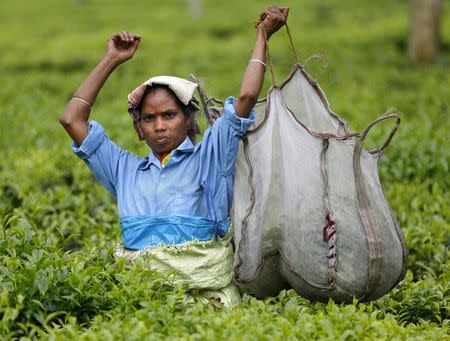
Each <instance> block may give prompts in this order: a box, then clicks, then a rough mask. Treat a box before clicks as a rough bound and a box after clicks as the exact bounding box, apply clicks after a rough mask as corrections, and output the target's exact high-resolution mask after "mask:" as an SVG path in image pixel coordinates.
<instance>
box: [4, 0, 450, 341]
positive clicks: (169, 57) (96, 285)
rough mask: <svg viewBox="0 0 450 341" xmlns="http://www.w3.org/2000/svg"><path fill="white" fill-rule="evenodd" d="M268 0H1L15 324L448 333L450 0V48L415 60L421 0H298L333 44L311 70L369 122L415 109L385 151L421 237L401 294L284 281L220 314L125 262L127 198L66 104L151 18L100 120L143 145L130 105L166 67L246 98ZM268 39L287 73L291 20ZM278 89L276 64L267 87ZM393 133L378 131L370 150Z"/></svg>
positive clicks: (406, 216)
mask: <svg viewBox="0 0 450 341" xmlns="http://www.w3.org/2000/svg"><path fill="white" fill-rule="evenodd" d="M443 2H445V1H443ZM269 4H270V3H269V2H266V1H256V0H254V1H238V0H229V1H213V0H208V1H203V14H202V16H201V17H197V18H194V17H192V16H191V15H190V12H189V10H188V8H187V2H186V1H181V0H174V1H163V0H155V1H134V2H125V1H117V0H110V1H106V0H66V1H61V0H59V1H56V0H43V1H39V2H38V1H35V2H32V1H28V2H26V3H24V2H19V1H12V0H3V1H1V2H0V28H1V30H0V41H1V43H2V51H1V53H0V66H1V67H0V76H1V79H2V86H1V88H0V125H1V126H0V131H1V134H0V198H1V199H0V219H2V231H0V255H1V258H0V259H1V261H0V339H11V338H17V339H19V338H21V339H23V340H26V339H34V338H49V339H52V340H56V339H58V340H59V339H61V340H63V339H70V338H72V339H77V340H79V339H81V338H84V339H87V340H90V339H107V338H113V337H114V338H124V339H127V340H128V339H129V340H133V339H142V338H143V337H148V338H149V339H157V338H174V339H177V338H179V339H189V340H199V339H203V340H210V339H250V340H260V339H261V340H273V339H275V340H284V339H297V338H298V339H306V340H311V339H330V340H335V339H338V340H359V339H364V338H367V339H374V338H377V339H380V340H384V339H392V340H403V339H419V340H420V339H423V340H432V339H434V340H436V339H440V340H445V339H448V340H450V336H449V333H450V297H449V296H450V259H449V256H450V251H449V248H450V208H449V202H450V195H449V189H450V175H449V164H450V144H449V141H450V119H449V115H450V72H449V70H450V6H448V5H449V4H448V3H445V4H444V6H445V8H444V11H445V14H444V15H443V23H442V24H443V25H442V41H443V44H442V49H441V52H440V54H439V56H438V57H437V58H436V61H435V63H433V64H432V65H430V66H426V67H422V68H412V67H411V66H410V65H409V64H408V60H407V37H408V33H409V27H408V24H409V13H410V9H409V1H405V0H402V1H400V0H399V1H392V0H380V1H369V0H359V1H358V0H345V1H338V0H332V1H331V0H330V1H322V2H318V1H313V0H304V1H298V0H286V1H284V2H283V4H284V5H287V6H289V7H290V8H291V11H290V19H289V25H290V29H291V32H292V34H293V36H294V41H295V45H296V46H297V49H298V51H299V53H300V58H301V59H302V60H306V58H307V57H308V56H309V55H311V54H313V53H320V54H322V55H323V58H322V59H321V60H320V61H316V62H311V63H309V64H308V65H307V67H306V69H307V71H308V72H309V73H310V74H311V75H312V76H313V77H314V78H315V79H317V81H318V82H319V84H320V85H321V87H322V88H323V89H324V91H325V92H326V94H327V96H328V99H329V101H330V103H331V105H332V107H333V110H334V111H335V112H336V113H338V114H339V115H340V116H341V117H342V118H343V119H345V120H346V121H347V122H348V123H349V126H350V127H351V128H352V129H353V130H355V131H360V130H361V129H363V128H364V127H365V126H366V125H367V124H368V123H369V122H371V121H372V120H373V119H375V118H376V117H378V116H379V115H381V114H382V113H384V111H385V110H386V109H387V108H389V107H396V108H397V109H398V110H399V111H400V113H401V116H402V123H401V126H400V130H399V132H398V133H397V135H396V136H395V138H394V140H393V141H392V143H391V145H390V146H389V148H388V149H387V150H386V152H385V155H384V156H383V158H382V161H381V164H380V177H381V182H382V184H383V188H384V190H385V192H386V195H387V197H388V199H389V202H390V203H391V205H392V207H393V209H394V211H395V212H396V214H397V216H398V220H399V222H400V225H401V226H402V229H403V231H404V233H405V236H406V240H407V245H408V248H409V252H410V255H409V258H408V273H407V276H406V279H405V280H404V281H403V282H401V283H400V284H399V285H398V287H397V288H395V289H394V290H393V291H392V292H390V293H389V294H388V295H386V296H384V297H383V298H381V299H379V300H377V301H375V302H372V303H358V302H356V301H355V302H354V303H353V304H347V305H343V304H335V303H334V302H332V301H330V302H329V303H328V304H317V303H312V302H309V301H307V300H306V299H303V298H301V297H299V296H297V295H296V294H295V292H293V291H285V292H282V293H280V295H279V296H278V297H275V298H271V299H267V300H265V301H262V300H256V299H254V298H251V297H249V296H244V302H243V304H242V305H241V306H239V307H237V308H235V309H233V310H225V309H224V310H217V311H216V310H214V308H213V307H212V306H209V305H203V304H200V303H198V304H194V305H185V304H184V303H183V298H184V290H183V288H171V287H168V286H166V285H164V279H163V278H162V277H161V276H160V275H159V274H157V273H155V272H154V271H150V270H147V269H145V267H144V266H143V264H141V263H138V262H136V263H134V264H133V265H128V264H125V263H124V262H116V261H115V260H114V257H113V251H114V248H115V245H116V244H117V243H118V242H119V240H120V235H119V233H120V229H119V222H118V217H117V213H116V205H115V202H114V198H113V197H112V196H111V195H110V194H109V193H107V192H106V191H105V190H104V189H103V188H101V186H100V185H99V184H97V183H96V181H95V179H94V178H93V176H92V175H91V174H90V172H89V170H88V169H87V167H86V166H85V165H84V163H83V162H82V161H80V160H79V159H77V158H76V156H75V155H73V153H72V152H71V148H70V140H69V138H68V137H67V135H66V134H65V132H64V130H63V128H62V127H61V126H60V124H59V122H58V118H59V115H60V114H61V113H62V110H63V108H64V106H65V104H66V103H67V101H68V100H69V99H70V97H71V96H72V94H73V92H74V91H75V90H76V88H77V87H78V86H79V84H80V83H81V82H82V81H83V79H84V77H85V76H86V75H87V74H88V72H89V71H90V70H91V69H92V68H93V67H94V66H95V64H96V62H97V61H98V60H99V58H100V57H101V55H102V53H103V51H104V49H105V44H106V40H107V38H108V37H109V36H110V35H111V34H112V33H114V32H116V31H119V30H128V31H131V32H136V33H140V34H141V35H142V43H141V45H140V47H139V50H138V52H137V54H136V56H135V57H134V58H133V59H132V60H130V61H129V62H127V63H126V64H124V65H122V66H121V67H120V68H119V69H118V70H117V71H116V72H115V73H114V74H113V75H112V76H111V78H110V79H109V81H108V82H107V83H106V85H105V87H104V88H103V91H102V92H101V94H100V95H99V97H98V99H97V102H96V103H95V106H94V110H93V113H92V118H93V119H95V120H97V121H99V122H101V123H102V125H103V126H104V127H105V129H106V130H107V132H108V133H109V135H110V137H111V138H112V139H113V140H115V141H116V142H117V143H118V144H119V145H121V146H122V147H124V148H126V149H129V150H131V151H133V152H135V153H138V154H141V155H145V154H147V153H148V150H147V148H146V147H145V146H144V145H143V144H140V143H138V141H137V138H136V136H135V134H134V131H133V129H132V125H131V120H130V118H129V116H128V113H127V111H126V105H127V101H126V96H127V95H128V93H129V91H130V90H131V89H133V88H135V87H136V86H137V85H138V84H140V83H141V82H142V81H144V80H146V79H148V78H149V77H150V76H152V75H159V74H171V75H176V76H180V77H187V76H188V75H189V74H190V73H194V74H195V75H197V76H199V77H200V78H202V79H203V81H204V83H205V85H206V88H207V90H208V94H210V95H214V96H215V97H219V98H225V97H227V96H230V95H234V96H236V95H237V94H238V91H239V85H240V79H241V77H242V74H243V72H244V70H245V67H246V62H247V60H248V58H249V55H250V52H251V48H252V45H253V40H254V36H255V32H254V29H253V22H254V21H255V19H256V18H257V17H258V15H259V12H260V11H262V10H263V9H264V7H265V6H267V5H269ZM270 48H271V52H272V55H273V61H274V64H275V71H276V75H277V78H278V79H279V80H282V79H283V78H285V77H286V76H287V74H288V73H289V71H290V69H291V67H292V65H293V62H294V58H293V56H292V53H291V50H290V47H289V45H288V40H287V37H286V34H285V32H284V31H280V32H279V33H278V34H276V35H275V36H274V37H273V39H272V40H271V42H270ZM269 87H270V77H269V73H267V75H266V83H265V87H264V90H263V92H266V91H267V90H268V88H269ZM201 125H202V127H203V128H204V127H205V126H206V123H205V120H203V121H202V122H201ZM385 127H386V129H387V128H388V127H389V126H388V125H385ZM385 135H386V131H383V130H382V129H376V130H375V131H374V133H373V134H371V136H370V139H369V143H368V145H369V147H370V145H372V146H374V145H375V144H377V143H379V142H380V141H382V139H383V138H384V136H385Z"/></svg>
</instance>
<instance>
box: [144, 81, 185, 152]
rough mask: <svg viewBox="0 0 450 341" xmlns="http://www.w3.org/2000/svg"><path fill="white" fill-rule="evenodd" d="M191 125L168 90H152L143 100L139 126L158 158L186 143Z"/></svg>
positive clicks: (158, 88)
mask: <svg viewBox="0 0 450 341" xmlns="http://www.w3.org/2000/svg"><path fill="white" fill-rule="evenodd" d="M189 123H190V119H189V117H186V115H185V114H184V113H183V111H182V109H181V107H180V105H179V104H178V102H177V99H176V98H175V97H174V95H172V94H171V93H170V91H169V90H168V89H166V88H160V87H157V88H154V89H151V90H150V92H149V93H148V94H147V95H146V96H145V97H144V98H143V100H142V105H141V119H140V121H139V122H138V124H139V125H140V127H141V130H142V133H143V135H144V136H143V137H144V140H145V142H147V145H148V146H149V147H150V148H151V149H152V150H153V152H154V153H155V154H156V155H157V156H160V155H161V154H163V153H169V152H171V151H172V150H173V149H175V148H177V147H178V146H179V145H180V144H181V143H182V142H183V141H184V139H185V138H186V135H187V131H188V126H189ZM136 130H137V129H136ZM138 134H139V132H138Z"/></svg>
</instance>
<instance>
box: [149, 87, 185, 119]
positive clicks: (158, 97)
mask: <svg viewBox="0 0 450 341" xmlns="http://www.w3.org/2000/svg"><path fill="white" fill-rule="evenodd" d="M179 109H181V108H180V106H179V104H178V101H177V99H176V97H175V95H174V94H173V93H171V91H169V90H168V89H167V88H163V87H155V88H150V90H149V92H148V94H147V95H145V96H144V98H143V99H142V107H141V112H143V113H145V112H163V111H166V110H179Z"/></svg>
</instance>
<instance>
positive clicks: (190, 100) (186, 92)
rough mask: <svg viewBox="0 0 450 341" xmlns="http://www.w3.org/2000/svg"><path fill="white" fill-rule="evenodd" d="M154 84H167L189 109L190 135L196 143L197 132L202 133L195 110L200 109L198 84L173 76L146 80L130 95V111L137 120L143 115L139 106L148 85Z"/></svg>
mask: <svg viewBox="0 0 450 341" xmlns="http://www.w3.org/2000/svg"><path fill="white" fill-rule="evenodd" d="M152 85H164V86H167V87H168V88H169V89H170V90H172V92H173V93H174V95H175V96H176V97H177V98H178V100H179V101H180V102H181V103H182V104H184V105H185V106H186V109H187V111H188V112H189V113H190V115H191V122H192V123H191V127H190V129H189V131H188V136H189V138H190V139H191V140H192V142H193V143H194V144H195V140H196V134H198V133H200V127H199V126H198V124H197V120H196V119H195V112H196V111H198V110H199V106H198V103H199V102H198V99H197V98H196V97H195V96H194V92H195V90H196V89H197V86H198V85H197V83H194V82H191V81H188V80H186V79H183V78H179V77H173V76H157V77H152V78H150V79H149V80H147V81H145V82H144V83H142V84H141V85H139V86H138V87H137V88H136V89H134V90H133V91H132V92H131V93H130V94H129V95H128V113H129V114H130V115H131V117H132V118H133V120H134V121H135V122H137V121H139V119H140V116H141V113H140V110H139V106H140V105H141V102H142V99H143V97H144V93H145V90H146V89H147V87H148V86H152ZM138 126H139V125H138ZM139 130H140V127H139Z"/></svg>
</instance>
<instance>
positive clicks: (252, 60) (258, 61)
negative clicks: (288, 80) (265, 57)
mask: <svg viewBox="0 0 450 341" xmlns="http://www.w3.org/2000/svg"><path fill="white" fill-rule="evenodd" d="M250 63H259V64H261V65H262V66H264V71H266V68H267V65H266V63H264V62H263V61H262V60H259V59H250V60H249V61H248V64H250Z"/></svg>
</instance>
